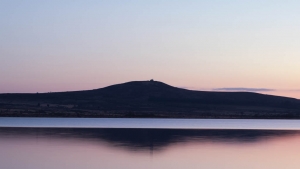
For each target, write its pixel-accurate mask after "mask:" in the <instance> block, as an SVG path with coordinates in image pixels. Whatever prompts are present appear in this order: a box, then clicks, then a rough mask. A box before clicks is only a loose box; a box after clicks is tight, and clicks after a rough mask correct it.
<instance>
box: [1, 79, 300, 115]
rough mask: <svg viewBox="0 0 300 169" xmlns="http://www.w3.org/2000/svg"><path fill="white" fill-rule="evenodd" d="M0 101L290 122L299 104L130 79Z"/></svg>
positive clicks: (122, 112)
mask: <svg viewBox="0 0 300 169" xmlns="http://www.w3.org/2000/svg"><path fill="white" fill-rule="evenodd" d="M0 103H2V106H1V105H0V108H1V107H2V109H3V108H5V107H7V106H9V105H10V107H11V108H12V107H13V105H21V104H22V105H23V108H24V107H26V106H25V105H38V106H39V107H40V108H39V110H40V109H42V107H43V105H47V106H44V107H47V109H51V107H52V109H55V108H56V111H58V110H60V111H67V112H73V114H74V113H75V114H76V115H77V116H78V115H79V116H80V114H81V115H82V116H100V115H101V116H107V115H108V114H113V115H114V116H113V117H115V116H134V117H138V116H141V117H144V116H145V117H146V116H149V117H152V116H154V117H213V116H211V115H214V116H215V118H217V117H220V118H221V117H226V116H227V115H229V114H231V115H232V116H234V117H237V113H239V114H240V115H239V116H242V115H245V114H248V116H255V115H256V116H257V115H258V116H260V115H261V114H262V113H261V114H259V112H264V117H265V118H267V117H268V116H269V115H271V114H272V113H273V114H278V115H279V116H280V117H282V118H294V117H296V116H297V117H298V114H300V113H298V111H299V109H300V100H298V99H294V98H288V97H280V96H272V95H264V94H259V93H251V92H209V91H193V90H186V89H181V88H177V87H173V86H170V85H167V84H165V83H162V82H158V81H133V82H127V83H123V84H116V85H112V86H108V87H104V88H100V89H94V90H86V91H74V92H57V93H41V94H1V95H0ZM59 107H60V108H61V109H59ZM62 107H64V108H69V109H67V110H66V109H62ZM27 109H28V108H27ZM71 109H72V111H71ZM43 110H44V109H43ZM262 110H263V111H262ZM45 111H46V110H45ZM80 112H81V113H80ZM83 112H85V113H83ZM221 112H222V113H221ZM225 112H227V115H226V114H224V113H225ZM265 113H269V115H268V114H265ZM69 114H70V113H69ZM87 114H88V115H87ZM218 114H219V116H218ZM220 114H222V116H220ZM250 114H251V115H250ZM234 117H232V118H234ZM273 117H274V116H273ZM229 118H230V117H229Z"/></svg>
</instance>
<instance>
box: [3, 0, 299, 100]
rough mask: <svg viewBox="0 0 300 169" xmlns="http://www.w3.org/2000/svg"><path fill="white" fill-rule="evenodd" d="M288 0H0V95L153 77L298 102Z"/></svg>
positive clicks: (293, 22)
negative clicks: (296, 100)
mask: <svg viewBox="0 0 300 169" xmlns="http://www.w3.org/2000/svg"><path fill="white" fill-rule="evenodd" d="M299 9H300V1H298V0H264V1H262V0H243V1H240V0H226V1H224V0H202V1H201V0H181V1H179V0H143V1H140V0H126V1H124V0H106V1H104V0H81V1H79V0H51V1H50V0H45V1H40V0H27V1H23V0H0V93H16V92H22V93H28V92H34V93H35V92H56V91H74V90H87V89H95V88H101V87H105V86H108V85H112V84H116V83H124V82H127V81H139V80H150V79H154V80H157V81H162V82H164V83H167V84H170V85H172V86H177V87H182V88H187V89H192V90H213V91H215V90H218V91H220V90H221V91H240V90H242V91H252V92H260V93H267V94H273V95H282V96H289V97H295V98H300V78H299V77H300V67H299V65H300V47H299V46H300V40H299V39H300V31H299V30H300V20H299V18H300V12H299Z"/></svg>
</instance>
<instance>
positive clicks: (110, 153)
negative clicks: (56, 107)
mask: <svg viewBox="0 0 300 169" xmlns="http://www.w3.org/2000/svg"><path fill="white" fill-rule="evenodd" d="M41 120H42V121H43V122H44V123H40V121H41ZM49 120H50V121H49ZM69 120H70V121H68V119H39V120H37V119H36V118H0V126H2V127H0V168H1V169H41V168H43V169H86V168H88V169H99V168H100V169H101V168H103V169H141V168H143V169H150V168H151V169H160V168H162V169H176V168H178V169H179V168H180V169H182V168H190V169H194V168H195V169H196V168H197V169H198V168H204V169H254V168H255V169H260V168H261V169H282V168H289V169H296V168H297V169H299V168H300V160H298V157H299V156H300V131H298V130H297V126H298V127H299V125H298V124H299V123H300V121H297V120H293V121H280V120H279V121H278V120H258V121H255V120H254V121H251V120H250V121H247V120H233V121H232V120H229V121H228V120H224V121H223V123H222V120H208V121H206V120H200V121H198V123H199V122H202V125H198V123H196V121H195V120H191V121H190V124H189V123H188V122H189V120H183V121H182V120H175V121H172V119H171V121H170V119H169V120H167V119H148V121H147V119H144V120H145V121H143V120H142V121H139V120H141V119H123V121H122V119H111V123H110V122H109V120H110V119H86V121H82V123H80V122H79V121H76V120H75V121H74V120H73V119H69ZM72 120H73V121H72ZM79 120H80V119H79ZM89 120H90V121H89ZM55 121H56V122H55ZM88 121H89V123H88V124H85V123H87V122H88ZM91 121H94V123H92V122H91ZM101 121H102V122H103V121H106V122H105V125H106V126H104V124H98V123H99V122H101ZM7 122H11V123H7ZM51 122H52V123H53V124H52V125H51ZM75 122H77V123H78V126H76V125H75ZM133 122H134V123H133ZM251 122H252V123H251ZM288 122H290V123H288ZM90 123H92V124H90ZM131 123H132V124H131ZM160 123H161V124H160ZM173 123H177V124H178V125H177V127H175V128H172V125H173ZM205 123H207V124H209V125H207V126H206V127H205V126H204V124H205ZM8 124H10V126H8ZM12 124H14V125H12ZM43 124H47V125H48V126H46V127H47V128H45V126H40V125H43ZM130 124H131V125H130ZM171 124H172V125H171ZM251 124H253V126H252V127H251ZM55 125H58V126H56V127H55ZM74 125H75V126H74ZM139 125H140V126H141V128H138V126H139ZM189 125H190V126H189ZM239 125H240V126H242V127H241V128H238V126H239ZM259 125H260V126H259ZM93 126H94V127H93ZM120 126H121V127H120ZM122 126H123V127H122ZM175 126H176V125H175ZM178 126H183V127H182V129H180V128H179V127H178ZM184 126H185V127H184ZM222 126H223V127H225V129H222V128H221V127H222ZM258 126H259V127H258ZM33 127H34V128H33ZM49 127H52V128H49ZM160 127H161V128H160ZM226 127H227V128H226ZM246 127H247V128H246ZM272 127H274V128H273V129H272ZM245 128H246V129H245ZM288 128H291V129H292V130H287V129H288ZM298 129H299V128H298Z"/></svg>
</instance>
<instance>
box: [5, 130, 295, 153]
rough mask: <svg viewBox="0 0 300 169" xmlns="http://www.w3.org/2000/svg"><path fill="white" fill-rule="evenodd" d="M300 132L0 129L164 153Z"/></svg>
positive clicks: (12, 133) (14, 134) (7, 133)
mask: <svg viewBox="0 0 300 169" xmlns="http://www.w3.org/2000/svg"><path fill="white" fill-rule="evenodd" d="M299 134H300V131H271V130H177V129H176V130H175V129H169V130H168V129H43V128H0V137H19V136H22V137H28V138H30V137H41V138H62V139H77V140H81V141H102V142H103V141H104V142H107V143H109V144H111V145H112V146H114V147H120V148H126V149H129V150H148V149H151V150H161V149H163V148H166V147H168V146H170V145H172V144H173V143H180V142H182V143H188V142H218V143H235V144H236V143H239V144H241V143H255V142H260V141H265V140H269V139H277V138H281V137H288V136H293V135H299Z"/></svg>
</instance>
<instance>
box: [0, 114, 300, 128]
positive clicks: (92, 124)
mask: <svg viewBox="0 0 300 169" xmlns="http://www.w3.org/2000/svg"><path fill="white" fill-rule="evenodd" d="M0 127H33V128H35V127H36V128H142V129H252V130H262V129H264V130H300V120H263V119H260V120H254V119H155V118H21V117H20V118H18V117H1V118H0Z"/></svg>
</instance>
